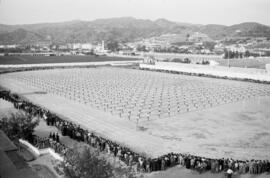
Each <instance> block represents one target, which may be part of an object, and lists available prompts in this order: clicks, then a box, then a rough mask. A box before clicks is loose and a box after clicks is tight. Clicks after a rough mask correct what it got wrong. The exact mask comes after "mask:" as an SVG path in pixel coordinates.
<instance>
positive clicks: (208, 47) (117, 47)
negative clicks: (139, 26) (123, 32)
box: [0, 32, 270, 59]
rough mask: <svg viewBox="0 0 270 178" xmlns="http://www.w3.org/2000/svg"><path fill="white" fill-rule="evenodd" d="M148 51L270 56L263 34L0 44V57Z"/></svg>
mask: <svg viewBox="0 0 270 178" xmlns="http://www.w3.org/2000/svg"><path fill="white" fill-rule="evenodd" d="M177 38H182V40H179V41H180V42H179V41H178V42H174V41H172V40H171V39H177ZM151 53H171V54H174V53H175V54H197V55H198V54H199V55H208V56H213V55H214V56H219V57H221V58H225V59H228V58H230V59H231V58H255V57H265V56H270V39H269V38H267V37H258V38H254V37H252V38H246V37H245V38H237V39H235V38H231V39H230V38H228V39H227V38H226V39H223V40H216V41H214V40H212V39H211V38H209V37H208V36H207V35H206V34H204V33H200V32H195V33H192V34H187V35H186V36H183V35H182V36H180V35H179V34H164V35H161V36H156V37H151V38H143V39H141V40H135V41H134V42H127V43H122V42H117V41H100V42H96V43H90V42H86V43H67V44H54V43H50V42H48V43H46V42H40V43H33V44H5V45H0V55H1V56H14V55H33V56H65V55H109V56H110V55H120V56H130V57H134V56H135V57H136V56H137V57H138V56H142V55H144V54H151Z"/></svg>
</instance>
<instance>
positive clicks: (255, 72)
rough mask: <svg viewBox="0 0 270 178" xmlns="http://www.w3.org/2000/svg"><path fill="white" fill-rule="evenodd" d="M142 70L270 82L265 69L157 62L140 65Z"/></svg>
mask: <svg viewBox="0 0 270 178" xmlns="http://www.w3.org/2000/svg"><path fill="white" fill-rule="evenodd" d="M140 68H141V69H149V70H164V71H175V72H183V73H189V74H197V75H201V74H202V75H212V76H216V77H227V78H232V79H250V80H258V81H262V82H263V81H267V82H270V74H269V73H267V71H266V70H264V69H255V68H240V67H224V66H209V65H197V64H183V63H174V62H156V63H155V65H151V64H140Z"/></svg>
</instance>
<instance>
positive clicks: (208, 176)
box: [0, 99, 270, 178]
mask: <svg viewBox="0 0 270 178" xmlns="http://www.w3.org/2000/svg"><path fill="white" fill-rule="evenodd" d="M7 112H16V110H15V109H14V107H13V105H12V104H11V103H9V102H6V101H4V100H2V99H0V116H1V117H2V116H3V115H5V114H7ZM49 132H58V133H59V131H58V130H57V129H56V128H55V127H53V126H47V125H46V123H45V122H44V121H42V120H41V122H40V124H39V126H38V127H37V128H36V130H35V134H37V135H39V136H41V137H46V136H48V134H49ZM59 135H60V140H61V141H62V142H63V143H65V144H68V145H69V146H72V145H76V144H77V142H76V141H74V140H72V139H70V138H69V137H63V136H62V135H61V134H60V133H59ZM108 159H111V158H110V157H108ZM114 162H115V160H114ZM115 163H117V164H119V161H116V162H115ZM29 164H30V165H31V166H32V167H33V170H35V171H37V172H38V173H39V176H40V177H44V178H62V176H60V175H57V173H56V172H55V170H54V168H53V167H54V166H55V165H56V164H57V162H56V161H55V160H54V158H53V157H51V156H50V155H43V156H41V157H40V158H38V159H36V160H34V161H32V162H30V163H29ZM117 166H118V165H117ZM141 176H142V177H144V178H217V177H218V178H223V177H224V176H223V174H212V173H210V172H206V173H203V174H199V173H198V172H195V171H191V170H188V169H185V168H184V167H182V166H179V165H178V166H176V167H173V168H170V169H167V170H166V171H158V172H153V173H150V174H141ZM235 177H237V178H269V177H270V175H269V174H261V175H256V176H255V175H250V174H245V175H237V176H235Z"/></svg>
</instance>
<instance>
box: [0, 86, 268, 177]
mask: <svg viewBox="0 0 270 178" xmlns="http://www.w3.org/2000/svg"><path fill="white" fill-rule="evenodd" d="M0 98H2V99H4V100H7V101H10V102H12V103H13V104H14V107H15V108H17V109H20V110H24V111H25V112H28V113H31V114H33V115H34V116H38V117H40V118H43V119H44V120H45V121H46V123H47V125H50V126H55V127H57V128H58V129H59V130H60V131H61V134H62V135H63V136H69V137H70V138H72V139H75V140H77V141H79V142H85V143H87V144H89V145H90V146H92V147H94V148H96V149H97V150H99V151H100V152H103V153H107V154H111V155H113V156H115V157H118V158H119V159H120V160H122V161H123V162H125V163H126V165H128V166H135V165H136V166H137V170H138V171H141V172H152V171H160V170H166V169H167V168H170V167H173V166H175V165H182V166H184V167H186V168H187V169H191V170H196V171H198V172H199V173H203V172H206V171H211V172H212V173H220V172H225V173H226V174H228V177H230V176H231V175H232V173H233V172H237V173H240V174H245V173H250V174H261V173H264V172H268V173H270V162H269V160H235V159H231V158H222V159H213V158H206V157H202V156H195V155H190V154H181V153H169V154H166V155H163V156H160V157H158V158H147V157H146V156H143V155H141V154H139V153H136V152H134V151H132V150H131V149H129V148H127V147H125V146H121V145H120V144H118V143H116V142H113V141H110V140H109V139H107V138H104V137H101V136H98V135H97V134H95V133H94V132H90V131H88V130H86V129H83V128H81V127H80V125H77V124H75V123H72V122H70V121H67V120H64V119H62V118H60V117H58V116H57V115H56V114H54V113H52V112H50V111H48V110H46V109H45V108H42V107H40V106H37V105H35V104H33V103H31V102H30V101H27V100H26V99H22V98H20V97H19V96H18V95H16V94H12V93H11V92H10V91H6V90H3V89H2V90H1V91H0ZM34 145H36V146H37V147H38V148H46V147H51V148H53V149H54V150H55V151H56V152H57V153H60V154H65V153H66V152H67V148H66V147H65V145H63V144H61V143H60V141H59V135H58V133H56V134H55V133H50V136H49V137H48V138H40V137H36V139H35V141H34Z"/></svg>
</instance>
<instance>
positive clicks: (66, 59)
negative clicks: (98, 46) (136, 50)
mask: <svg viewBox="0 0 270 178" xmlns="http://www.w3.org/2000/svg"><path fill="white" fill-rule="evenodd" d="M129 60H136V58H132V59H131V58H124V57H107V56H94V55H89V56H0V65H5V64H43V63H45V64H47V63H74V62H101V61H129ZM138 60H141V59H138Z"/></svg>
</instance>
